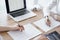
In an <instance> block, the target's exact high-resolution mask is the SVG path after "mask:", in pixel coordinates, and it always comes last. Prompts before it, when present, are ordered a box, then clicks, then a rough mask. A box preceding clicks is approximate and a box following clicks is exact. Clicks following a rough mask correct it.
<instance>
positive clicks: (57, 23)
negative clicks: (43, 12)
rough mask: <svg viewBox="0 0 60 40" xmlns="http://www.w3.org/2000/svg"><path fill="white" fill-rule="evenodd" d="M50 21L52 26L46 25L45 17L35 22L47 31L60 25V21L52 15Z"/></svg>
mask: <svg viewBox="0 0 60 40" xmlns="http://www.w3.org/2000/svg"><path fill="white" fill-rule="evenodd" d="M50 21H51V27H49V26H47V25H46V23H45V18H42V19H40V20H38V21H36V22H34V23H33V24H35V25H36V26H37V27H39V28H40V29H42V30H43V31H45V32H47V31H49V30H51V29H53V28H55V27H58V25H60V22H58V21H56V20H54V19H53V18H52V17H50Z"/></svg>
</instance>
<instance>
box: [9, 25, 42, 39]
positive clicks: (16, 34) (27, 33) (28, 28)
mask: <svg viewBox="0 0 60 40" xmlns="http://www.w3.org/2000/svg"><path fill="white" fill-rule="evenodd" d="M24 28H25V30H24V31H23V32H20V31H10V32H8V34H9V35H10V36H11V37H12V38H13V40H29V39H31V38H33V37H35V36H37V35H39V34H41V33H42V32H41V31H39V30H38V29H36V28H35V27H34V26H33V25H32V24H26V25H24Z"/></svg>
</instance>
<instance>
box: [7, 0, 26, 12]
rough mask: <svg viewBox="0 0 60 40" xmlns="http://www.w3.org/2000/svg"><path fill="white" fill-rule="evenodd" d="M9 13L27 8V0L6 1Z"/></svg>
mask: <svg viewBox="0 0 60 40" xmlns="http://www.w3.org/2000/svg"><path fill="white" fill-rule="evenodd" d="M6 6H7V11H8V13H10V12H15V11H18V10H22V9H24V8H26V4H25V0H6Z"/></svg>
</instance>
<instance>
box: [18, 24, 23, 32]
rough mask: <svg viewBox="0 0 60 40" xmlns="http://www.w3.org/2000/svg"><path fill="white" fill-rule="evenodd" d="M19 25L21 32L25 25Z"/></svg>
mask: <svg viewBox="0 0 60 40" xmlns="http://www.w3.org/2000/svg"><path fill="white" fill-rule="evenodd" d="M18 27H19V30H20V31H21V32H22V31H23V30H24V27H23V25H19V24H18Z"/></svg>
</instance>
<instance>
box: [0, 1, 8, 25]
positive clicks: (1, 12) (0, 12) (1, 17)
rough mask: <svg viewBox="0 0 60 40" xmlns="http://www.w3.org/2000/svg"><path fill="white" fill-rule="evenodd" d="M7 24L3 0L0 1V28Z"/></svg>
mask: <svg viewBox="0 0 60 40" xmlns="http://www.w3.org/2000/svg"><path fill="white" fill-rule="evenodd" d="M6 23H7V13H6V6H5V0H0V26H1V25H3V26H4V25H6Z"/></svg>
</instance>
